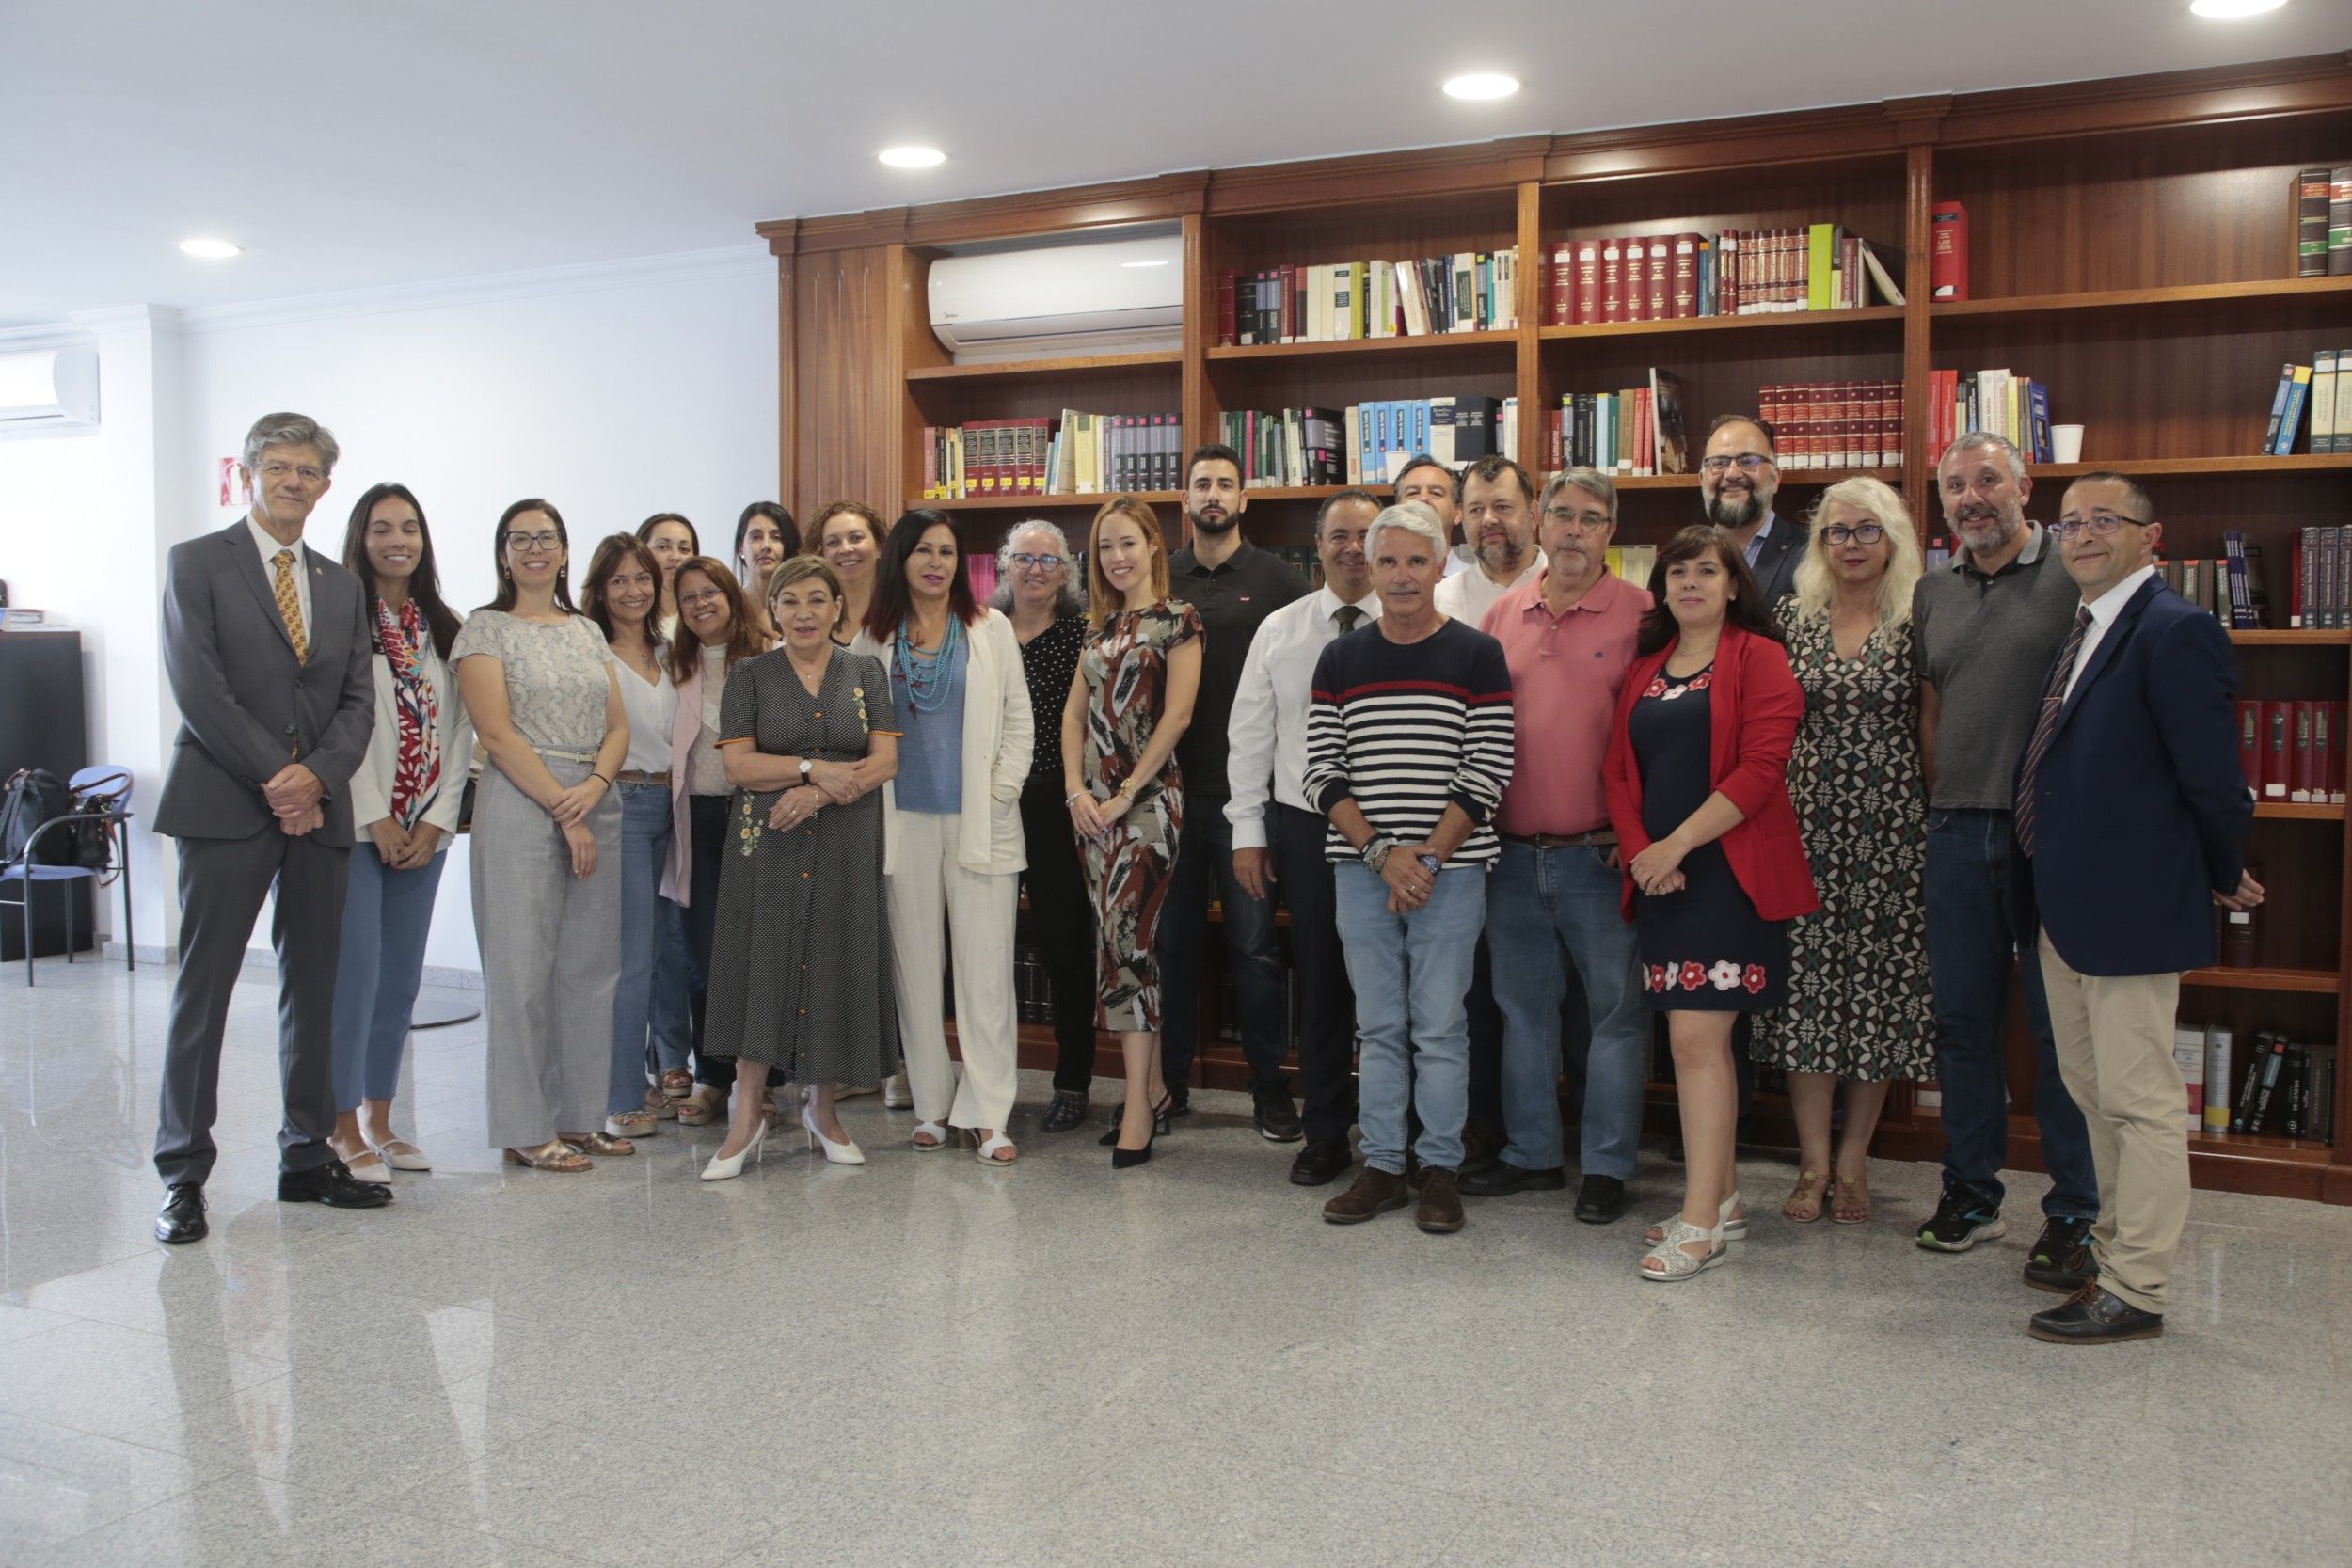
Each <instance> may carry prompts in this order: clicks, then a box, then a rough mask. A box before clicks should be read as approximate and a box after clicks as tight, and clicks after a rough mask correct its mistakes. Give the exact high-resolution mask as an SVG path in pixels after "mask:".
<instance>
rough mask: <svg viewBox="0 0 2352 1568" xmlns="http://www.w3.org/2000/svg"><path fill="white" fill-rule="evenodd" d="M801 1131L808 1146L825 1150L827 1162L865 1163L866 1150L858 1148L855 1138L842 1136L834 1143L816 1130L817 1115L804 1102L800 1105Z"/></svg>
mask: <svg viewBox="0 0 2352 1568" xmlns="http://www.w3.org/2000/svg"><path fill="white" fill-rule="evenodd" d="M801 1131H802V1132H806V1133H807V1134H808V1147H809V1148H822V1149H823V1150H824V1151H825V1163H826V1164H829V1165H862V1164H866V1150H864V1149H862V1148H858V1146H857V1140H856V1139H854V1138H844V1139H842V1140H841V1141H840V1142H839V1143H834V1141H833V1140H832V1139H831V1138H828V1137H826V1136H825V1135H824V1134H823V1133H822V1132H818V1131H817V1117H816V1116H815V1115H814V1114H813V1113H812V1111H811V1109H810V1107H809V1106H808V1105H806V1104H805V1103H803V1105H802V1106H801Z"/></svg>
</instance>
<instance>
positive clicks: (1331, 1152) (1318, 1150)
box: [1291, 1138, 1356, 1187]
mask: <svg viewBox="0 0 2352 1568" xmlns="http://www.w3.org/2000/svg"><path fill="white" fill-rule="evenodd" d="M1355 1163H1356V1154H1355V1151H1354V1150H1353V1149H1351V1148H1348V1147H1347V1140H1346V1139H1345V1138H1334V1139H1332V1140H1331V1141H1329V1142H1323V1141H1321V1140H1319V1139H1312V1138H1311V1139H1309V1140H1308V1141H1307V1142H1306V1143H1305V1144H1304V1145H1302V1146H1301V1147H1300V1148H1299V1150H1298V1158H1297V1159H1295V1160H1293V1161H1292V1162H1291V1181H1292V1182H1293V1184H1295V1185H1296V1186H1301V1187H1320V1186H1322V1185H1324V1184H1325V1183H1326V1182H1328V1181H1333V1180H1337V1179H1338V1178H1339V1177H1340V1176H1342V1175H1343V1174H1344V1173H1345V1171H1346V1170H1347V1167H1348V1166H1350V1165H1352V1164H1355Z"/></svg>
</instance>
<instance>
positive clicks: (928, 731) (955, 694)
mask: <svg viewBox="0 0 2352 1568" xmlns="http://www.w3.org/2000/svg"><path fill="white" fill-rule="evenodd" d="M971 657H972V644H971V642H970V641H967V640H966V639H964V638H961V637H959V638H957V639H956V650H955V655H954V663H953V667H952V668H951V669H949V670H948V672H947V701H946V703H945V704H943V705H941V706H940V709H939V711H938V712H936V713H917V712H915V711H914V700H913V698H911V697H910V696H909V695H908V693H907V682H906V672H904V671H903V670H901V669H899V668H898V651H897V649H896V648H895V647H894V648H893V649H892V652H891V659H890V701H891V705H892V706H894V707H896V708H897V709H898V728H899V729H900V730H902V731H904V732H905V733H904V734H903V735H901V736H899V739H898V809H899V810H900V811H920V812H932V813H937V814H939V815H942V816H954V815H955V814H956V813H957V812H960V811H961V810H962V809H963V688H964V678H963V677H964V670H965V666H966V665H967V664H968V663H969V662H970V660H971Z"/></svg>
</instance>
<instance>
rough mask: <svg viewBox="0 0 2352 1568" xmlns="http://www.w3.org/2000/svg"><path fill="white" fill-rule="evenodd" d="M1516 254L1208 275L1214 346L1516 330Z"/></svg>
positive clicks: (1510, 249)
mask: <svg viewBox="0 0 2352 1568" xmlns="http://www.w3.org/2000/svg"><path fill="white" fill-rule="evenodd" d="M1518 259H1519V252H1518V246H1517V245H1510V246H1506V247H1505V248H1503V249H1501V250H1491V251H1489V250H1464V251H1456V252H1455V253H1454V254H1453V255H1451V256H1426V257H1422V258H1420V259H1418V260H1413V261H1329V262H1323V263H1319V264H1314V265H1304V266H1292V265H1284V266H1279V267H1268V268H1265V269H1264V270H1263V271H1259V272H1251V273H1242V272H1237V271H1235V270H1233V269H1232V268H1230V267H1229V268H1226V269H1225V270H1224V271H1222V272H1219V273H1218V274H1217V275H1216V341H1217V342H1218V343H1219V344H1220V345H1221V346H1228V347H1230V346H1232V345H1234V344H1239V343H1328V342H1345V341H1352V340H1355V339H1360V338H1422V337H1427V336H1430V335H1431V334H1433V333H1438V332H1494V331H1507V330H1508V329H1510V328H1512V327H1515V326H1517V325H1518V310H1517V309H1516V307H1515V306H1514V304H1513V301H1514V300H1515V299H1516V298H1517V296H1518Z"/></svg>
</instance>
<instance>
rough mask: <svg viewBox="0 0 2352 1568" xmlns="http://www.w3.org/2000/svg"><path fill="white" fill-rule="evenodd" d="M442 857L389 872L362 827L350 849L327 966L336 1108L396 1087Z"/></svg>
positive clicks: (444, 852)
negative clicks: (331, 968)
mask: <svg viewBox="0 0 2352 1568" xmlns="http://www.w3.org/2000/svg"><path fill="white" fill-rule="evenodd" d="M448 860H449V851H448V849H447V847H443V848H442V849H441V850H439V851H438V852H437V853H436V854H435V855H434V857H433V858H432V859H431V860H429V861H427V862H425V863H423V864H422V865H421V866H418V867H417V868H416V869H415V870H414V871H394V870H391V869H389V867H387V866H386V865H385V863H384V857H383V856H382V855H379V854H377V853H376V850H375V842H374V841H373V839H371V838H369V837H368V835H367V834H366V833H365V832H361V833H360V834H359V840H358V843H357V844H356V845H354V846H353V847H352V850H351V880H350V883H349V884H348V886H347V887H346V888H345V890H344V894H343V931H342V952H341V954H340V956H339V957H338V958H337V960H336V966H335V1109H336V1110H337V1111H338V1112H342V1111H356V1110H358V1108H359V1101H360V1100H361V1098H362V1097H364V1098H366V1099H369V1100H389V1099H391V1098H392V1096H393V1095H394V1094H395V1093H396V1092H398V1090H399V1088H400V1053H401V1051H402V1050H403V1049H404V1048H405V1046H406V1045H407V1043H408V1019H409V1016H410V1015H411V1014H412V1013H414V1012H415V1011H416V1007H417V986H418V984H419V983H420V982H421V980H422V979H423V978H424V939H425V937H426V935H427V934H428V933H429V932H430V931H431V930H432V929H433V895H434V894H435V893H437V891H439V889H440V886H441V867H442V865H443V864H444V863H447V862H448Z"/></svg>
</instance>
